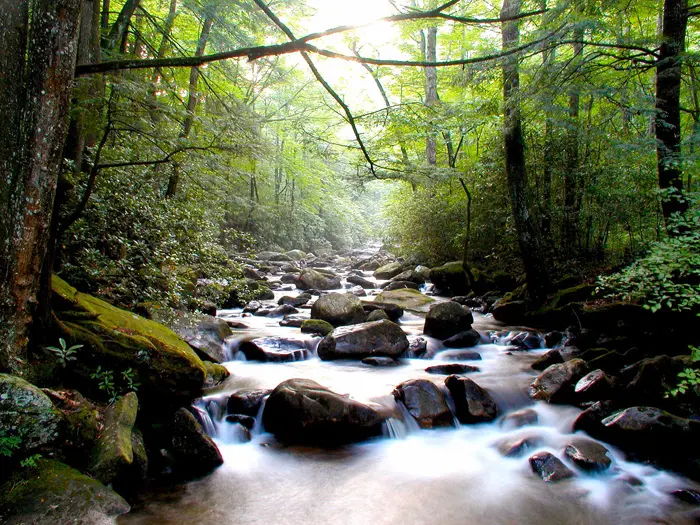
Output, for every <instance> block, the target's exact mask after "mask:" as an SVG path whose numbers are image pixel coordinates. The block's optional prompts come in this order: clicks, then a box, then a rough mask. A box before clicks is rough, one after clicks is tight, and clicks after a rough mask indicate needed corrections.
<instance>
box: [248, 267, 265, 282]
mask: <svg viewBox="0 0 700 525" xmlns="http://www.w3.org/2000/svg"><path fill="white" fill-rule="evenodd" d="M243 275H244V277H245V278H246V279H253V280H254V281H263V280H265V273H264V272H261V271H259V270H256V269H255V268H252V267H250V266H246V267H245V268H244V270H243Z"/></svg>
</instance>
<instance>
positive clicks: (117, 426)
mask: <svg viewBox="0 0 700 525" xmlns="http://www.w3.org/2000/svg"><path fill="white" fill-rule="evenodd" d="M138 408H139V402H138V398H137V397H136V394H135V393H134V392H129V393H128V394H126V395H125V396H123V397H121V398H120V399H119V400H118V401H117V402H116V403H114V404H113V405H111V406H110V407H109V408H107V411H106V412H105V425H104V428H103V429H102V434H101V435H100V437H99V438H98V440H97V443H95V447H94V449H93V451H92V463H91V464H90V472H91V473H92V474H94V476H95V477H96V478H97V479H99V480H100V481H101V482H102V483H104V484H109V483H111V482H112V481H114V479H115V478H116V477H118V476H119V475H120V474H122V473H124V472H126V471H127V470H128V468H129V466H130V465H131V464H132V463H133V462H134V452H133V449H132V446H131V432H132V430H133V428H134V423H136V414H137V412H138Z"/></svg>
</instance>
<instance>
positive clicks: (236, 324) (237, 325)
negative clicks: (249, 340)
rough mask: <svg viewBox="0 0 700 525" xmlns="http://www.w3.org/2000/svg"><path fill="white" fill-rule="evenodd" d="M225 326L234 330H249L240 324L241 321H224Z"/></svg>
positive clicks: (246, 326) (243, 324)
mask: <svg viewBox="0 0 700 525" xmlns="http://www.w3.org/2000/svg"><path fill="white" fill-rule="evenodd" d="M226 324H227V325H228V327H229V328H232V329H234V330H247V329H248V328H250V326H248V325H247V324H245V323H242V322H241V321H236V320H235V319H226Z"/></svg>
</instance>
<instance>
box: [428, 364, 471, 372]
mask: <svg viewBox="0 0 700 525" xmlns="http://www.w3.org/2000/svg"><path fill="white" fill-rule="evenodd" d="M425 371H426V372H428V373H429V374H443V375H456V374H468V373H470V372H478V371H479V369H478V368H477V367H476V366H470V365H463V364H461V363H450V364H448V365H435V366H429V367H428V368H426V369H425Z"/></svg>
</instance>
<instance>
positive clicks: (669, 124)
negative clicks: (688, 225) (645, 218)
mask: <svg viewBox="0 0 700 525" xmlns="http://www.w3.org/2000/svg"><path fill="white" fill-rule="evenodd" d="M687 25H688V4H687V0H665V1H664V12H663V26H662V32H661V34H662V43H661V48H660V50H659V59H658V61H657V63H656V123H655V126H654V127H655V134H656V159H657V168H658V175H659V188H660V189H661V191H662V195H661V209H662V211H663V215H664V222H665V223H666V226H667V227H668V226H669V219H670V218H671V217H672V216H673V215H675V214H683V213H685V211H686V210H687V209H688V201H687V200H686V198H685V195H684V191H683V171H682V169H681V163H680V153H681V111H680V95H681V60H680V55H681V54H682V53H683V51H684V50H685V33H686V28H687ZM669 233H670V234H671V235H675V234H676V233H677V232H675V231H674V230H672V229H670V230H669Z"/></svg>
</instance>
